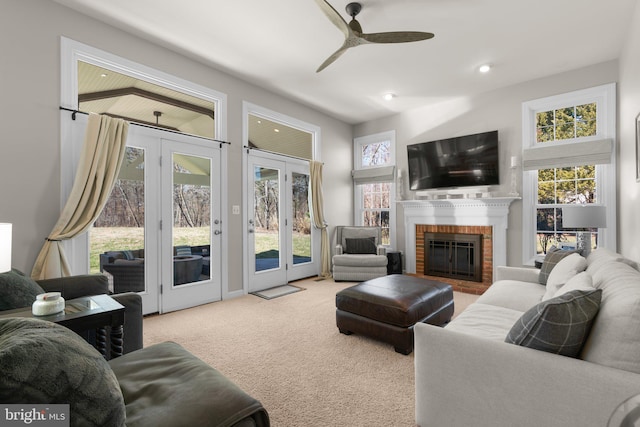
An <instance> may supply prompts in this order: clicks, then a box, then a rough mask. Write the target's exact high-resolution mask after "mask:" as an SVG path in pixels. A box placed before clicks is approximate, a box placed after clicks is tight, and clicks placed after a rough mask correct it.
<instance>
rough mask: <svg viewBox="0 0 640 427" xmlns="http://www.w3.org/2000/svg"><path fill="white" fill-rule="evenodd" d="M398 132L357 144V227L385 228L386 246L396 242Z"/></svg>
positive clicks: (383, 236) (387, 133) (355, 175)
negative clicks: (396, 154) (395, 173)
mask: <svg viewBox="0 0 640 427" xmlns="http://www.w3.org/2000/svg"><path fill="white" fill-rule="evenodd" d="M394 165H395V132H394V131H390V132H384V133H380V134H376V135H370V136H366V137H362V138H356V139H355V141H354V171H353V180H354V186H355V191H354V194H355V203H354V205H355V209H354V211H355V220H354V222H355V224H356V225H364V226H374V227H381V228H382V244H384V245H388V246H393V243H394V242H395V186H394V179H395V178H394V171H395V166H394Z"/></svg>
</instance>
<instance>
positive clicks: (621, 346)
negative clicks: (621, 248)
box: [581, 261, 640, 373]
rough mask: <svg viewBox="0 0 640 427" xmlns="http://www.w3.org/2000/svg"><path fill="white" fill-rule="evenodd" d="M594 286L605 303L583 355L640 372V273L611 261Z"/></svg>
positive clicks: (614, 366) (605, 265) (596, 277)
mask: <svg viewBox="0 0 640 427" xmlns="http://www.w3.org/2000/svg"><path fill="white" fill-rule="evenodd" d="M593 286H594V287H595V288H597V289H601V290H602V303H601V306H600V312H599V313H598V317H597V318H596V320H595V322H594V323H593V328H592V330H591V334H590V336H589V339H588V340H587V342H586V344H585V347H584V349H583V350H582V354H581V358H582V359H584V360H587V361H589V362H594V363H598V364H601V365H605V366H610V367H613V368H618V369H624V370H626V371H631V372H636V373H640V357H639V356H638V355H640V272H638V271H637V270H635V269H634V268H633V267H631V266H629V265H628V264H627V263H624V262H620V261H613V262H611V261H610V262H607V263H606V264H603V265H602V266H601V268H599V269H598V270H597V271H596V273H595V274H594V275H593Z"/></svg>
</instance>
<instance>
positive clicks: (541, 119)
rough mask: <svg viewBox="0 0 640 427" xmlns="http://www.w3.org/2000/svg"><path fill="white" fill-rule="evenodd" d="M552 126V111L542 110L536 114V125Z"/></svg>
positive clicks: (539, 126)
mask: <svg viewBox="0 0 640 427" xmlns="http://www.w3.org/2000/svg"><path fill="white" fill-rule="evenodd" d="M547 126H553V111H543V112H541V113H538V114H536V127H537V128H541V127H547Z"/></svg>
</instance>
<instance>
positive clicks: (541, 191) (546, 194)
mask: <svg viewBox="0 0 640 427" xmlns="http://www.w3.org/2000/svg"><path fill="white" fill-rule="evenodd" d="M554 188H555V184H554V183H553V182H544V183H540V184H538V204H539V205H550V204H554V203H555V202H556V198H555V193H554V191H553V190H554Z"/></svg>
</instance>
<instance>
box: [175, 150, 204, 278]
mask: <svg viewBox="0 0 640 427" xmlns="http://www.w3.org/2000/svg"><path fill="white" fill-rule="evenodd" d="M210 227H211V161H210V160H209V159H208V158H204V157H196V156H189V155H186V154H177V153H174V154H173V246H174V254H173V255H174V257H173V284H174V285H175V286H179V285H185V284H188V283H193V282H197V281H200V280H207V279H209V269H207V268H204V269H203V266H204V260H203V256H204V255H196V254H195V253H194V252H193V250H194V249H196V248H197V249H198V252H200V253H203V252H204V253H206V254H209V253H210V252H209V251H210V250H211V238H210V236H211V233H210ZM206 256H209V255H206Z"/></svg>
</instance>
